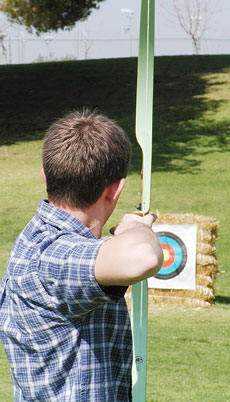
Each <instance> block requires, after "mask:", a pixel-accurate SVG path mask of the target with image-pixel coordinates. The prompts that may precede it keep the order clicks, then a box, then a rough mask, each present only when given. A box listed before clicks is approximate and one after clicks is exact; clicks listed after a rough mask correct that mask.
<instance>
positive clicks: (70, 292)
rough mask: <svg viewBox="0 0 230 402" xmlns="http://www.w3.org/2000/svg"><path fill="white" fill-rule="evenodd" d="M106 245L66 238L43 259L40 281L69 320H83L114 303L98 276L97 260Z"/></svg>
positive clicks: (95, 241) (76, 238)
mask: <svg viewBox="0 0 230 402" xmlns="http://www.w3.org/2000/svg"><path fill="white" fill-rule="evenodd" d="M103 242H104V240H98V239H85V238H81V237H80V236H77V235H66V236H62V237H61V238H59V239H58V240H57V241H56V242H54V243H53V244H52V245H51V246H50V247H48V248H47V249H46V250H45V252H44V253H43V254H42V256H41V267H40V270H39V277H40V280H41V282H42V284H43V286H44V287H45V288H46V291H47V292H48V293H49V295H50V296H51V297H52V300H53V301H54V303H56V305H57V308H58V309H60V310H61V311H65V313H66V314H67V315H68V316H77V317H82V316H84V315H85V314H87V313H89V312H90V311H92V310H93V309H95V308H96V307H97V306H98V305H100V304H102V303H105V302H108V301H111V299H110V297H109V296H108V295H107V294H106V293H105V292H104V291H103V290H102V289H101V287H100V286H99V284H98V283H97V281H96V280H95V276H94V266H95V261H96V257H97V254H98V251H99V249H100V247H101V245H102V243H103Z"/></svg>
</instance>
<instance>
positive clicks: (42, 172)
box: [41, 166, 47, 185]
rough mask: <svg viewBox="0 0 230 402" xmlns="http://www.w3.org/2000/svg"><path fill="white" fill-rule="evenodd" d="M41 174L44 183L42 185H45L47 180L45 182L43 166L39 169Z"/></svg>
mask: <svg viewBox="0 0 230 402" xmlns="http://www.w3.org/2000/svg"><path fill="white" fill-rule="evenodd" d="M41 174H42V178H43V181H44V183H45V185H46V184H47V180H46V175H45V171H44V168H43V166H42V168H41Z"/></svg>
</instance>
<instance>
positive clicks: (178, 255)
mask: <svg viewBox="0 0 230 402" xmlns="http://www.w3.org/2000/svg"><path fill="white" fill-rule="evenodd" d="M156 235H157V236H158V238H159V241H160V243H161V246H162V249H163V253H164V262H163V265H162V268H161V269H160V271H159V272H158V273H157V275H155V276H154V278H157V279H163V280H167V279H172V278H175V277H176V276H178V275H179V274H180V273H181V272H182V271H183V269H184V267H185V265H186V263H187V257H188V254H187V248H186V246H185V244H184V242H183V241H182V240H181V239H180V238H179V237H178V236H177V235H175V234H174V233H170V232H158V233H156Z"/></svg>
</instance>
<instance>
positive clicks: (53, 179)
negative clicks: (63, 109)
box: [42, 110, 130, 208]
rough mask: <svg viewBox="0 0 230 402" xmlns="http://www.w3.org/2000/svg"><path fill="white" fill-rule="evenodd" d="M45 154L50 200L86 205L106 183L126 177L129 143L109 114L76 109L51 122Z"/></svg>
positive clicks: (98, 196) (44, 162)
mask: <svg viewBox="0 0 230 402" xmlns="http://www.w3.org/2000/svg"><path fill="white" fill-rule="evenodd" d="M42 156H43V168H44V173H45V176H46V182H47V193H48V197H49V200H50V201H52V202H54V203H55V204H56V205H58V206H65V205H68V206H71V207H78V208H86V207H89V206H91V205H93V204H94V203H95V202H96V201H97V200H98V199H99V198H100V196H101V194H102V193H103V191H104V190H105V188H106V187H108V186H109V185H110V184H112V183H115V182H117V181H118V180H120V179H121V178H124V177H126V175H127V172H128V167H129V161H130V143H129V140H128V137H127V135H126V134H125V132H124V131H123V130H122V129H121V128H120V127H119V126H118V125H117V124H116V123H114V122H113V121H111V120H109V119H108V118H107V117H105V116H102V115H97V114H95V113H90V112H89V111H87V110H86V111H83V112H82V113H81V112H77V111H76V112H72V113H70V114H68V115H67V116H66V117H64V118H62V119H60V120H58V121H57V122H56V123H54V124H53V125H52V126H51V128H50V129H49V131H48V133H47V135H46V137H45V141H44V145H43V155H42Z"/></svg>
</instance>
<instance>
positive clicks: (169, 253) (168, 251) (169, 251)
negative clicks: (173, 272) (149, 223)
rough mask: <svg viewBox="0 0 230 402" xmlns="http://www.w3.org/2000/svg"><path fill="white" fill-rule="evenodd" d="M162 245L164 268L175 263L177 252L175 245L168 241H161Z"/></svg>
mask: <svg viewBox="0 0 230 402" xmlns="http://www.w3.org/2000/svg"><path fill="white" fill-rule="evenodd" d="M161 247H162V250H163V254H164V262H163V265H162V268H168V267H169V266H170V265H172V264H173V263H174V261H175V256H176V254H175V251H174V249H173V247H172V246H170V245H169V244H167V243H161Z"/></svg>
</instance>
